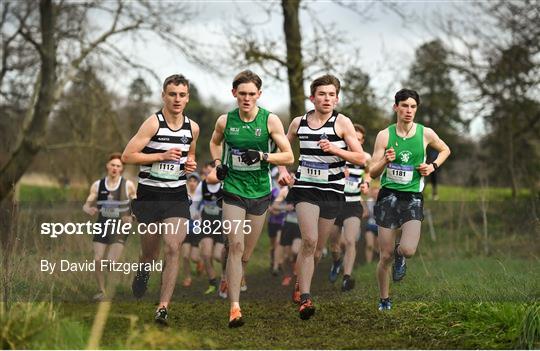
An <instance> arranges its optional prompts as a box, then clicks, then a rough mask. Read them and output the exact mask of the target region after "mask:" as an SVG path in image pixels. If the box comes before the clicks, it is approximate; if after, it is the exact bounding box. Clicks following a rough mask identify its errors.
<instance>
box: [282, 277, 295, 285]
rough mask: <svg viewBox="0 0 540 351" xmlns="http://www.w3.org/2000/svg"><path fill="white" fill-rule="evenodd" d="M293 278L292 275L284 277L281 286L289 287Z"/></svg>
mask: <svg viewBox="0 0 540 351" xmlns="http://www.w3.org/2000/svg"><path fill="white" fill-rule="evenodd" d="M291 280H292V277H291V276H290V275H286V276H285V277H283V280H282V281H281V286H289V285H291Z"/></svg>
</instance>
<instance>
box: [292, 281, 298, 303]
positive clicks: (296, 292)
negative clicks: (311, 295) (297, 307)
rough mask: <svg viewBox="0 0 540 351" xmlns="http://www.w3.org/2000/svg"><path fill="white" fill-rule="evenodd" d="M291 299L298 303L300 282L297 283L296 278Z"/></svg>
mask: <svg viewBox="0 0 540 351" xmlns="http://www.w3.org/2000/svg"><path fill="white" fill-rule="evenodd" d="M292 300H293V302H294V303H296V304H299V303H300V284H299V283H298V280H297V281H296V283H294V291H293V293H292Z"/></svg>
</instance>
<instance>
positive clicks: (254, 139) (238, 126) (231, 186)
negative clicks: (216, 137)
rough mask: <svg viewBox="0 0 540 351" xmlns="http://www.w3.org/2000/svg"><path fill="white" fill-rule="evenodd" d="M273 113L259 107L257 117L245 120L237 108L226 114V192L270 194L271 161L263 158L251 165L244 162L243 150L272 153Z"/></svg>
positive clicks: (224, 158) (256, 195) (244, 195)
mask: <svg viewBox="0 0 540 351" xmlns="http://www.w3.org/2000/svg"><path fill="white" fill-rule="evenodd" d="M269 115H270V112H268V111H267V110H265V109H263V108H261V107H259V112H258V113H257V116H255V119H254V120H253V121H250V122H244V121H242V119H240V115H239V112H238V108H237V109H235V110H233V111H231V112H229V113H228V114H227V124H226V126H225V131H224V136H225V139H224V143H223V144H224V145H223V154H222V156H221V161H222V162H223V164H226V165H227V166H228V167H229V172H228V174H227V177H226V178H225V180H224V182H223V190H225V191H226V192H229V193H232V194H235V195H238V196H241V197H245V198H248V199H256V198H260V197H263V196H266V195H268V194H270V192H271V190H272V178H271V176H270V167H269V164H268V162H266V161H264V160H260V161H258V162H256V163H254V164H252V165H247V164H246V163H244V162H242V159H241V157H240V156H241V154H242V151H245V150H248V149H251V150H257V151H262V152H271V150H272V149H273V140H272V138H271V137H270V133H269V132H268V116H269Z"/></svg>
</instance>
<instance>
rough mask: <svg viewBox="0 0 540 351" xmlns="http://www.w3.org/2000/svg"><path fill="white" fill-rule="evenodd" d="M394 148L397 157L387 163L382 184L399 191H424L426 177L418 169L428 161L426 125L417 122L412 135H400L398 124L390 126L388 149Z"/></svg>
mask: <svg viewBox="0 0 540 351" xmlns="http://www.w3.org/2000/svg"><path fill="white" fill-rule="evenodd" d="M391 147H392V148H394V150H395V152H396V159H395V160H394V161H393V162H391V163H389V164H387V165H386V168H385V169H384V172H383V174H382V176H381V186H382V187H385V188H388V189H394V190H398V191H407V192H415V193H418V192H422V190H424V177H422V176H421V175H420V172H418V170H417V169H416V167H418V166H419V165H420V164H421V163H424V162H426V152H425V148H424V126H423V125H421V124H419V123H416V132H415V133H414V135H412V136H410V137H405V138H404V137H400V136H398V135H397V133H396V124H392V125H390V126H389V127H388V145H387V146H386V148H387V149H389V148H391Z"/></svg>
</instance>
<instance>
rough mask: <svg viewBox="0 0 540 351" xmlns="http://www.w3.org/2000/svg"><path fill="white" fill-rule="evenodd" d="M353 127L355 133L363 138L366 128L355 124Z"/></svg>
mask: <svg viewBox="0 0 540 351" xmlns="http://www.w3.org/2000/svg"><path fill="white" fill-rule="evenodd" d="M353 127H354V130H355V131H357V132H360V133H362V135H363V136H365V135H366V128H364V126H363V125H361V124H358V123H355V124H353Z"/></svg>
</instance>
